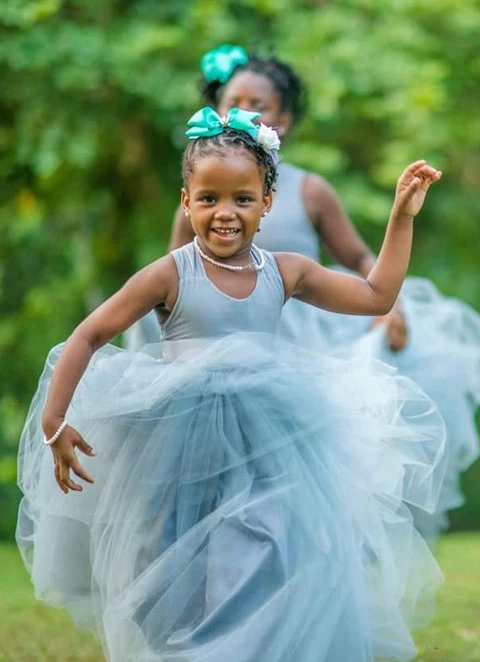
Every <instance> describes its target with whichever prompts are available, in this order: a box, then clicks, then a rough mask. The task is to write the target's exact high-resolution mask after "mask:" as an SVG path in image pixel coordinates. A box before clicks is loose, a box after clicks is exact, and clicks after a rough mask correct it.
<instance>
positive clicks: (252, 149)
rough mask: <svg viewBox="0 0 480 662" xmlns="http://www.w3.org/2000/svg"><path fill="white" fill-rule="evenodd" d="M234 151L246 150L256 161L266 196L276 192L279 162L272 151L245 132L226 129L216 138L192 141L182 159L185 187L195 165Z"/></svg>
mask: <svg viewBox="0 0 480 662" xmlns="http://www.w3.org/2000/svg"><path fill="white" fill-rule="evenodd" d="M232 150H235V151H241V150H244V151H245V150H246V151H247V152H248V153H249V154H250V155H251V156H252V157H253V159H254V160H255V163H256V164H257V166H258V168H259V170H260V172H261V174H262V175H263V177H264V194H265V195H268V194H269V193H271V192H272V191H273V190H274V185H275V181H276V179H277V160H276V156H275V154H274V153H273V152H271V151H270V150H267V149H265V148H264V147H262V145H260V144H259V143H258V142H257V141H256V140H255V138H252V137H251V136H250V135H249V134H248V133H246V132H245V131H239V130H237V129H232V128H230V127H226V128H225V130H224V131H223V133H219V134H218V135H216V136H211V137H204V138H197V139H195V140H190V141H189V143H188V144H187V147H186V148H185V151H184V153H183V159H182V177H183V183H184V185H185V187H188V182H189V180H190V177H191V175H192V173H193V170H194V167H195V163H196V162H197V161H198V160H200V159H201V158H204V157H205V156H210V155H217V156H225V155H226V154H227V152H230V151H232Z"/></svg>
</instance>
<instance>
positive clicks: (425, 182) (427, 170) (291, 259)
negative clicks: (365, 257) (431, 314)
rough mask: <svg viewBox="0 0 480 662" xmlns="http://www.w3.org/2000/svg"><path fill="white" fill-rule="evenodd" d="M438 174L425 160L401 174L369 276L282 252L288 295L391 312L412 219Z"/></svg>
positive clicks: (335, 306) (343, 308) (347, 309)
mask: <svg viewBox="0 0 480 662" xmlns="http://www.w3.org/2000/svg"><path fill="white" fill-rule="evenodd" d="M440 176H441V173H439V172H438V171H437V170H435V168H432V167H431V166H428V165H427V164H426V163H425V161H417V162H415V163H412V164H411V165H410V166H409V167H408V168H406V170H405V171H404V172H403V173H402V175H401V177H400V178H399V180H398V183H397V190H396V196H395V201H394V205H393V208H392V213H391V216H390V220H389V223H388V227H387V231H386V234H385V239H384V242H383V245H382V249H381V251H380V254H379V256H378V258H377V260H376V262H375V264H374V266H373V268H372V269H371V270H370V272H369V274H368V276H367V277H366V278H365V279H363V278H360V277H355V276H349V275H346V274H339V273H336V272H333V271H330V270H329V269H325V268H324V267H322V266H321V265H319V264H317V263H316V262H314V261H313V260H309V259H308V258H305V257H304V256H299V255H292V254H281V255H279V266H280V269H281V271H282V275H283V277H284V280H285V286H286V290H287V295H291V296H294V297H296V298H299V299H301V300H302V301H306V302H307V303H311V304H313V305H315V306H318V307H321V308H325V309H327V310H332V311H335V312H340V313H351V314H360V315H362V314H364V315H382V314H385V313H386V312H388V310H390V308H391V307H392V306H393V304H394V303H395V300H396V298H397V296H398V292H399V291H400V287H401V285H402V283H403V280H404V277H405V274H406V271H407V268H408V262H409V258H410V251H411V243H412V233H413V218H414V216H415V215H416V214H417V213H418V212H419V211H420V209H421V207H422V205H423V201H424V199H425V196H426V193H427V191H428V189H429V187H430V185H431V184H432V183H433V182H434V181H436V180H438V179H439V178H440Z"/></svg>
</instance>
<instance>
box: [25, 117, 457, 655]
mask: <svg viewBox="0 0 480 662" xmlns="http://www.w3.org/2000/svg"><path fill="white" fill-rule="evenodd" d="M257 118H258V114H257V113H248V112H244V111H241V110H238V109H233V110H231V111H230V112H229V113H228V116H227V117H225V118H220V117H219V116H218V115H217V114H216V113H215V111H213V110H212V109H210V108H205V109H203V110H202V111H199V112H198V113H197V114H195V115H194V116H193V117H192V118H191V120H190V122H189V126H190V129H189V130H188V132H187V135H188V136H189V138H190V139H191V141H190V142H189V144H188V146H187V148H186V150H185V154H184V159H183V177H184V188H183V189H182V207H183V209H184V210H185V213H186V214H187V215H188V216H189V218H190V220H191V223H192V226H193V228H194V229H195V233H196V238H195V241H194V242H193V243H190V244H188V245H186V246H184V247H183V248H180V249H178V250H176V251H173V252H172V253H171V254H170V255H168V256H166V257H163V258H161V259H159V260H157V261H156V262H154V263H153V264H151V265H149V266H148V267H146V268H145V269H143V270H142V271H140V272H139V273H137V274H136V275H134V276H133V277H132V278H131V279H130V280H129V281H128V282H127V283H126V285H124V287H123V288H122V289H121V290H120V291H119V292H117V293H116V294H114V295H113V296H112V297H111V298H110V299H109V300H108V301H106V302H105V303H104V304H102V305H101V306H100V307H99V308H98V309H97V310H96V311H94V312H93V313H92V314H91V315H90V316H89V317H88V318H87V319H86V320H85V321H83V322H82V323H81V324H80V325H79V326H78V327H77V328H76V329H75V331H74V332H73V334H72V335H71V337H70V338H69V340H68V341H67V342H66V344H65V345H64V346H63V348H55V349H54V350H53V351H52V352H51V354H50V356H49V358H48V360H47V365H46V367H45V371H44V373H43V375H42V377H41V380H40V385H39V389H38V391H37V394H36V396H35V398H34V401H33V404H32V406H31V409H30V412H29V415H28V418H27V423H26V426H25V430H24V433H23V437H22V441H21V449H20V487H21V489H22V491H23V493H24V499H23V501H22V504H21V509H20V514H19V523H18V536H17V537H18V542H19V546H20V549H21V550H22V554H23V557H24V559H25V561H26V564H27V567H28V568H29V569H30V571H31V573H32V579H33V582H34V585H35V589H36V594H37V596H38V597H41V598H43V599H44V600H47V601H49V602H51V603H52V604H56V605H60V606H64V607H66V608H67V609H68V610H69V611H70V613H71V614H72V615H73V616H74V618H75V619H76V621H77V623H79V624H80V625H83V626H86V627H91V628H92V629H94V630H95V631H96V632H97V633H98V635H99V636H100V638H101V640H102V641H103V644H104V647H105V655H106V657H107V658H108V659H109V660H110V661H112V662H127V661H129V662H131V661H140V660H142V661H144V660H145V661H146V660H148V661H149V662H153V661H156V662H160V661H161V662H167V661H168V662H187V661H188V662H200V661H201V662H207V661H208V662H224V660H226V659H230V660H232V662H258V661H259V660H265V661H268V662H294V661H295V662H296V661H301V662H340V661H342V662H343V661H344V660H345V661H346V660H351V661H353V660H355V662H371V661H372V660H373V659H374V658H376V657H382V658H387V659H395V660H407V659H410V658H411V657H412V656H413V655H414V647H413V644H412V640H411V636H410V632H409V629H410V627H411V626H412V625H413V624H415V623H418V622H419V620H421V619H422V618H423V617H424V616H425V613H424V609H425V608H428V599H427V601H426V602H425V601H424V600H423V599H421V598H422V596H425V594H426V597H427V598H428V597H429V594H430V593H431V591H432V589H433V588H434V587H435V585H436V584H437V583H438V580H439V572H438V569H437V567H436V565H435V562H434V560H433V558H432V556H431V554H430V552H429V550H428V548H427V547H426V545H425V544H424V543H423V541H422V539H421V538H420V536H418V534H416V533H415V530H414V529H413V526H412V523H411V519H410V517H409V513H408V509H407V508H406V507H405V506H404V505H403V503H404V502H405V501H407V502H409V503H410V502H411V503H414V504H416V505H418V506H420V507H427V508H433V507H434V505H435V499H436V495H437V492H438V482H439V480H441V474H442V453H443V434H444V430H443V423H442V421H441V418H440V416H439V415H438V413H437V412H436V411H435V408H433V407H432V405H431V402H430V401H429V399H428V398H427V397H426V396H424V395H423V393H421V392H420V391H419V390H418V389H417V388H416V387H415V386H414V385H413V384H412V383H410V382H409V381H408V380H406V379H403V378H397V377H395V376H394V374H393V372H392V371H391V370H390V369H389V368H388V367H387V366H384V365H383V364H381V363H379V362H372V363H366V364H362V363H361V362H360V361H349V362H347V361H345V362H343V361H339V360H333V359H326V358H324V357H322V356H321V355H316V354H314V353H310V352H306V351H305V350H301V349H298V348H296V347H295V346H289V345H288V344H285V343H282V342H281V341H278V340H276V337H275V331H276V327H277V324H278V321H279V319H280V314H281V310H282V306H283V304H284V303H285V301H286V300H288V299H290V298H291V297H294V298H298V299H300V300H302V301H304V302H306V303H309V304H311V305H313V306H323V307H324V308H326V309H328V310H333V311H337V312H344V313H352V314H353V313H355V314H363V315H365V314H368V315H372V314H384V313H386V312H387V311H388V310H389V309H390V307H391V306H392V305H393V303H394V301H395V299H396V296H397V293H398V290H399V289H400V286H401V283H402V279H403V277H404V275H405V271H406V269H407V264H408V260H409V255H410V247H411V239H412V229H413V218H414V216H415V215H416V214H417V213H418V211H419V210H420V208H421V207H422V204H423V200H424V198H425V195H426V192H427V191H428V188H429V186H430V185H431V184H432V183H433V182H435V181H436V180H438V179H439V178H440V173H439V172H438V171H437V170H435V169H434V168H432V167H430V166H429V165H427V164H426V163H425V162H424V161H417V162H415V163H413V164H412V165H410V166H409V167H408V168H407V169H406V170H405V171H404V173H403V174H402V175H401V177H400V179H399V181H398V185H397V191H396V196H395V202H394V205H393V209H392V213H391V217H390V221H389V225H388V228H387V232H386V236H385V241H384V244H383V247H382V250H381V252H380V255H379V258H378V259H377V261H376V263H375V266H374V267H373V269H372V270H371V272H370V274H369V276H368V278H367V279H361V278H357V277H353V276H350V275H346V274H339V273H335V272H333V271H329V270H327V269H325V268H323V267H321V266H320V265H318V264H317V263H315V262H314V261H312V260H310V259H308V258H306V257H305V256H302V255H297V254H290V253H279V254H276V255H274V254H272V253H268V252H266V251H263V250H260V249H258V248H257V247H256V246H255V245H254V244H253V243H252V242H253V240H254V238H255V237H256V236H257V235H256V233H257V230H258V227H259V224H260V219H261V217H262V216H263V215H265V214H267V213H268V212H269V210H270V207H271V205H272V191H273V185H274V182H275V177H276V165H275V163H276V159H275V155H274V152H273V151H272V149H270V148H269V147H274V146H276V145H277V144H278V142H277V138H276V135H275V133H274V132H273V131H272V130H269V129H268V128H267V127H264V126H263V127H259V126H258V125H256V124H254V121H255V120H256V119H257ZM152 309H155V310H156V311H157V314H158V316H159V319H160V322H161V333H162V337H163V342H162V344H161V345H157V349H158V348H160V347H161V349H162V352H163V356H162V357H157V356H152V355H150V354H148V353H146V352H138V353H133V352H125V351H123V350H121V349H118V348H116V347H113V346H110V345H106V343H107V342H108V341H109V340H110V339H111V338H113V337H115V336H116V335H117V334H119V333H121V332H122V331H123V330H125V329H126V328H127V327H129V326H130V325H131V324H132V323H134V322H135V320H137V319H139V318H140V317H141V316H143V315H145V314H146V313H147V312H148V311H149V310H152ZM67 421H68V423H67ZM42 428H43V430H42ZM43 434H45V443H46V444H48V445H50V447H51V450H52V453H50V452H49V450H48V449H46V448H45V445H44V443H43V441H42V439H43ZM76 448H78V449H79V450H80V451H82V452H83V453H84V454H85V459H84V461H83V464H80V462H79V460H78V458H77V456H76V452H75V450H76ZM93 449H95V451H94V450H93ZM72 473H73V474H75V475H76V476H78V477H79V478H80V479H81V480H80V481H78V480H77V479H76V478H75V477H74V476H73V475H72ZM54 477H55V478H54ZM55 481H56V483H55ZM84 484H86V485H85V487H84ZM58 488H60V489H58ZM60 490H61V491H60ZM62 492H63V493H64V494H62ZM65 495H67V496H65Z"/></svg>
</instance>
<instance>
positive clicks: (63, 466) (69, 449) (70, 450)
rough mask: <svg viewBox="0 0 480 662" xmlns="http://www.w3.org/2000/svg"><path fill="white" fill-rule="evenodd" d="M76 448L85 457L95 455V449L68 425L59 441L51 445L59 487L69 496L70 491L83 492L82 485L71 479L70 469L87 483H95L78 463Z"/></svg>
mask: <svg viewBox="0 0 480 662" xmlns="http://www.w3.org/2000/svg"><path fill="white" fill-rule="evenodd" d="M76 446H77V447H78V448H79V449H80V450H81V451H82V453H84V454H85V455H88V456H90V457H93V456H94V455H95V451H94V450H93V448H92V447H91V446H89V445H88V444H87V442H86V441H85V440H84V439H83V437H82V436H81V435H80V433H79V432H77V430H75V428H72V427H70V425H67V427H66V428H65V430H64V431H63V432H62V434H61V435H60V437H59V438H58V439H57V441H55V442H54V443H53V444H52V445H51V449H52V453H53V458H54V461H55V479H56V481H57V483H58V486H59V487H60V489H61V490H62V492H64V493H65V494H68V492H69V491H70V490H72V491H74V492H82V490H83V487H82V486H81V485H79V484H78V483H75V482H74V481H73V480H72V479H71V478H70V469H71V470H72V471H73V473H74V474H76V475H77V476H78V477H79V478H81V479H82V480H84V481H85V482H87V483H93V482H94V481H93V478H92V477H91V476H90V475H89V474H88V473H87V472H86V471H85V469H84V468H83V467H82V465H81V464H80V462H79V461H78V459H77V454H76V453H75V447H76Z"/></svg>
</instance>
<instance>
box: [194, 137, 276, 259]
mask: <svg viewBox="0 0 480 662" xmlns="http://www.w3.org/2000/svg"><path fill="white" fill-rule="evenodd" d="M182 206H183V208H184V210H185V211H186V213H187V215H189V216H190V220H191V223H192V227H193V230H194V232H195V234H196V235H197V237H198V239H199V242H200V245H201V246H202V248H203V249H204V250H205V251H206V252H207V253H210V254H211V255H212V256H216V257H220V258H229V257H233V256H237V257H243V256H244V255H248V253H249V251H250V247H251V244H252V241H253V237H254V236H255V233H256V231H257V230H258V226H259V225H260V219H261V216H262V214H263V213H266V212H267V211H269V210H270V207H271V206H272V194H271V193H269V194H267V195H265V194H264V177H263V175H262V173H261V171H260V169H259V167H258V165H257V163H256V161H255V159H254V157H253V156H251V155H250V154H249V153H248V151H246V150H231V152H227V153H225V156H223V155H220V154H211V155H208V156H204V157H203V158H201V159H199V160H198V161H196V163H195V166H194V169H193V172H192V173H191V175H190V180H189V182H188V187H185V188H183V189H182Z"/></svg>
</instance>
